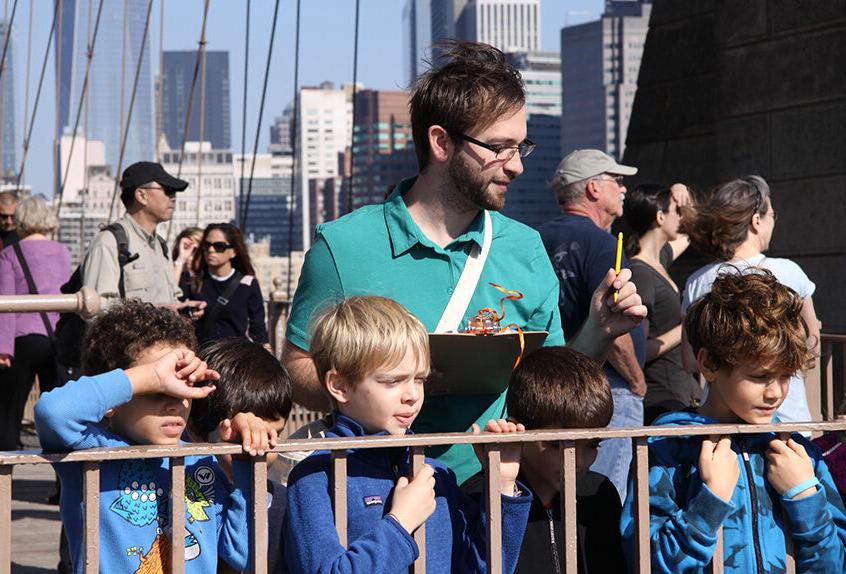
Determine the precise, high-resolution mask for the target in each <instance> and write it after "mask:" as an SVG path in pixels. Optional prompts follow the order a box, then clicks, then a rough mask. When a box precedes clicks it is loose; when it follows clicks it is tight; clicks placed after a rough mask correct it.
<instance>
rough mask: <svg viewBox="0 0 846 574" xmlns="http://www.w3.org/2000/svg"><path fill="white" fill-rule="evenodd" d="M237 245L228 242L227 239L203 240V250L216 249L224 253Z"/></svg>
mask: <svg viewBox="0 0 846 574" xmlns="http://www.w3.org/2000/svg"><path fill="white" fill-rule="evenodd" d="M233 247H235V246H234V245H232V244H231V243H226V242H225V241H211V242H209V241H203V251H212V250H214V251H216V252H217V253H223V252H224V251H226V250H227V249H232V248H233Z"/></svg>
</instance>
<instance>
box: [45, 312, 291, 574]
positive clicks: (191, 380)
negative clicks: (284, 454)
mask: <svg viewBox="0 0 846 574" xmlns="http://www.w3.org/2000/svg"><path fill="white" fill-rule="evenodd" d="M195 345H196V340H195V338H194V331H193V328H192V327H191V325H190V324H189V323H187V322H186V321H185V320H183V319H182V318H180V317H179V316H178V315H176V314H175V313H173V312H172V311H170V310H167V309H158V308H155V307H153V306H152V305H150V304H147V303H141V302H139V301H128V302H126V303H119V304H116V305H114V306H112V307H111V308H110V309H109V310H108V311H107V312H106V313H104V314H102V315H100V316H98V317H97V318H96V319H95V320H94V321H93V322H92V323H91V324H90V326H89V329H88V332H87V334H86V338H85V340H84V341H83V368H84V369H85V372H87V373H90V374H91V375H92V376H84V377H82V378H80V379H79V380H77V381H72V382H70V383H68V384H67V385H65V386H64V387H61V388H58V389H55V390H54V391H51V392H49V393H46V394H45V395H43V396H42V397H41V400H40V401H39V402H38V404H37V405H36V407H35V422H36V427H37V429H38V437H39V440H40V441H41V445H42V447H43V448H44V449H45V450H53V451H68V450H81V449H87V448H94V447H119V446H127V445H132V444H155V445H177V444H179V443H180V437H181V436H182V434H183V432H184V430H185V425H186V422H187V419H188V413H189V411H190V409H191V400H192V399H198V398H203V397H206V396H208V395H209V393H211V392H212V391H214V388H215V387H214V386H213V385H208V386H195V385H197V384H198V383H202V382H203V381H215V380H217V378H218V374H217V373H216V372H215V371H214V370H212V369H209V368H208V366H207V365H206V363H205V362H204V361H202V360H201V359H200V358H199V357H197V356H196V355H195V354H194V352H193V350H192V349H193V348H194V347H195ZM246 419H247V417H244V416H239V417H237V420H233V421H232V426H233V427H234V429H235V431H236V432H233V433H232V437H231V438H232V439H233V440H234V439H235V438H237V437H241V436H243V437H244V441H243V442H244V445H245V450H247V451H258V452H262V451H263V448H264V443H265V438H264V437H261V436H260V435H262V434H263V433H264V435H265V436H266V437H267V439H266V440H267V443H268V444H274V443H275V433H274V432H273V431H272V429H270V428H268V427H266V425H256V424H254V423H252V422H251V421H249V420H246ZM247 437H251V438H249V439H248V438H247ZM54 466H55V468H56V473H57V474H58V475H59V478H60V480H61V483H62V496H61V503H60V509H61V515H62V522H63V524H64V527H65V529H66V534H67V540H68V543H69V547H70V555H71V558H72V560H73V566H74V571H75V572H82V570H83V554H84V548H83V508H84V504H83V502H84V501H83V485H82V482H83V468H82V463H57V464H55V465H54ZM233 470H234V476H235V480H234V483H235V486H234V487H230V485H229V482H228V481H227V480H226V478H225V476H224V475H223V473H222V472H221V471H220V468H219V467H218V465H217V462H216V461H215V458H214V457H213V456H188V457H185V493H184V496H185V500H186V504H185V532H184V545H185V560H186V564H185V569H186V572H197V573H199V572H212V571H214V570H215V569H216V568H217V561H218V557H220V558H221V559H223V560H224V561H226V562H227V563H228V564H230V565H231V566H232V567H233V568H235V569H237V570H244V569H245V568H246V567H247V565H248V564H247V563H248V557H249V549H250V536H249V531H248V527H247V510H246V509H247V500H246V498H245V493H249V488H250V487H249V484H250V480H251V476H250V469H249V466H248V465H246V464H244V465H241V464H236V465H234V466H233ZM169 472H170V460H169V459H167V458H136V459H126V460H116V461H104V462H101V463H100V493H99V501H100V502H99V504H100V540H99V554H100V564H101V566H100V570H101V571H102V572H134V571H136V570H137V569H139V568H142V567H143V568H144V569H145V570H149V571H154V572H166V571H168V569H169V562H170V555H171V554H170V548H169V544H170V532H169V524H168V522H169V521H168V502H169V497H170V494H171V493H170V486H169V485H170V476H169ZM180 495H181V493H180Z"/></svg>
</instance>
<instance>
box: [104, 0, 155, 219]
mask: <svg viewBox="0 0 846 574" xmlns="http://www.w3.org/2000/svg"><path fill="white" fill-rule="evenodd" d="M152 13H153V0H149V2H147V18H146V20H145V21H144V35H143V36H141V49H140V50H139V51H138V62H137V63H136V65H135V80H134V81H133V82H132V96H131V97H130V98H129V109H128V110H127V113H126V123H125V124H124V125H125V129H124V130H123V141H121V142H120V156H118V168H117V171H116V172H115V187H114V191H112V202H111V205H110V206H109V219H110V220H111V218H112V212H113V211H114V208H115V200H117V195H118V193H117V191H118V183H119V181H120V179H119V178H120V172H121V169H123V154H124V153H125V152H126V140H127V137H126V136H127V135H129V126H130V125H132V108H133V107H135V94H136V93H137V92H138V78H139V77H140V76H141V63H142V62H143V61H144V50H145V49H146V48H147V34H148V33H149V31H150V15H151V14H152Z"/></svg>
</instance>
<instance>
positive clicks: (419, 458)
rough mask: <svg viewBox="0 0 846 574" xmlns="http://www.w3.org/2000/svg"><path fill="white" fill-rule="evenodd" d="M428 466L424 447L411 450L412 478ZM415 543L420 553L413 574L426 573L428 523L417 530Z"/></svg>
mask: <svg viewBox="0 0 846 574" xmlns="http://www.w3.org/2000/svg"><path fill="white" fill-rule="evenodd" d="M425 464H426V453H425V451H424V448H423V447H422V446H416V447H414V448H412V449H411V475H412V478H413V477H415V476H417V474H418V473H419V472H420V471H421V470H423V465H425ZM414 542H415V543H416V544H417V550H418V552H419V554H418V556H417V560H415V561H414V564H413V565H412V567H411V568H412V572H413V573H414V574H425V573H426V523H425V522H424V523H423V524H421V525H420V526H419V527H418V528H417V530H415V531H414Z"/></svg>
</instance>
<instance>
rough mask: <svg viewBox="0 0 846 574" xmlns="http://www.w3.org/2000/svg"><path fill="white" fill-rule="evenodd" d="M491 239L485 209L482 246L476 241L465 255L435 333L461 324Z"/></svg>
mask: <svg viewBox="0 0 846 574" xmlns="http://www.w3.org/2000/svg"><path fill="white" fill-rule="evenodd" d="M492 239H493V229H492V225H491V214H490V213H489V212H488V211H487V210H485V228H484V231H483V238H482V247H481V249H480V248H479V245H478V244H477V243H476V244H473V248H472V249H471V250H470V255H469V256H468V257H467V262H466V263H465V264H464V269H463V270H462V271H461V277H459V278H458V284H456V286H455V291H453V292H452V297H450V299H449V303H447V306H446V308H445V309H444V313H443V315H441V320H440V321H439V322H438V326H437V327H435V333H446V332H449V331H457V330H458V326H459V325H461V321H462V320H463V319H464V315H465V313H467V306H468V305H470V299H471V298H472V297H473V293H475V291H476V285H478V284H479V277H481V276H482V268H483V267H484V266H485V260H486V259H487V258H488V252H489V251H490V250H491V240H492Z"/></svg>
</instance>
